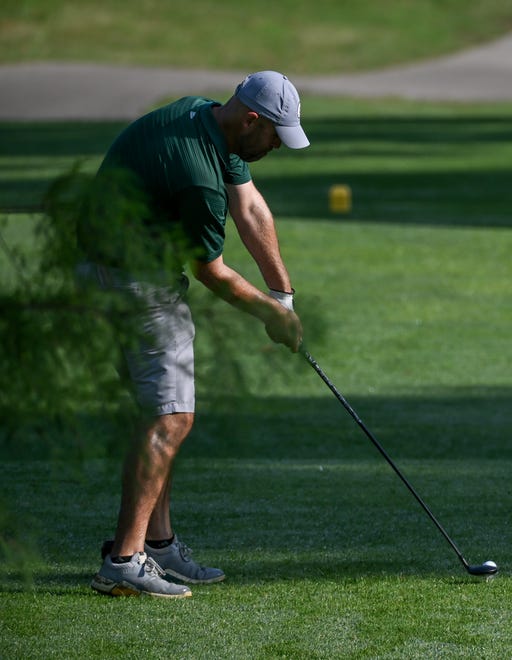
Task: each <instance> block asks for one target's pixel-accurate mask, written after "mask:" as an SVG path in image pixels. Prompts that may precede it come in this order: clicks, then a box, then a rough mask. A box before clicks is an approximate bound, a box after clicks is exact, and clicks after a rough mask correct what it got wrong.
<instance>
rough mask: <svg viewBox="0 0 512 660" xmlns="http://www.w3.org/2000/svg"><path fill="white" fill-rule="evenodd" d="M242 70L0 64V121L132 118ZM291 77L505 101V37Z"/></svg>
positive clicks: (315, 89)
mask: <svg viewBox="0 0 512 660" xmlns="http://www.w3.org/2000/svg"><path fill="white" fill-rule="evenodd" d="M247 73H248V72H242V71H238V72H237V71H206V70H204V71H201V70H184V69H164V68H145V67H140V66H135V67H131V66H115V65H106V64H80V63H59V62H37V63H23V64H13V65H0V120H18V121H20V120H21V121H30V120H116V119H119V120H131V119H134V118H135V117H137V116H139V115H140V114H142V113H144V112H146V111H147V109H148V108H149V107H150V106H152V105H156V104H157V103H158V102H160V101H162V100H163V99H166V98H169V97H172V96H176V95H186V94H206V95H208V94H217V95H219V94H221V93H222V94H225V96H227V95H229V94H230V93H231V92H232V91H233V89H234V88H235V86H236V85H237V84H238V83H239V82H240V81H241V80H242V79H243V77H244V76H245V75H246V74H247ZM290 78H291V79H292V81H293V82H294V84H295V85H296V86H297V88H298V89H299V91H300V92H301V93H307V94H316V95H325V96H351V97H360V98H372V97H397V98H407V99H424V100H439V101H500V100H503V101H506V100H512V35H507V36H505V37H502V38H501V39H498V40H496V41H494V42H492V43H489V44H486V45H484V46H480V47H477V48H472V49H469V50H465V51H462V52H459V53H456V54H454V55H449V56H447V57H440V58H436V59H432V60H428V61H423V62H420V63H415V64H411V65H405V66H398V67H393V68H387V69H383V70H380V71H370V72H364V73H357V74H356V73H352V74H343V75H322V76H300V75H298V76H295V75H292V74H290Z"/></svg>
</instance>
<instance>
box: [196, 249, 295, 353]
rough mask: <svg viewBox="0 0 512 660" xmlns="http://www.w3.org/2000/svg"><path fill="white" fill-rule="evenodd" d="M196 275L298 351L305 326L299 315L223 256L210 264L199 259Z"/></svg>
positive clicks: (281, 340) (277, 338)
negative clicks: (242, 274)
mask: <svg viewBox="0 0 512 660" xmlns="http://www.w3.org/2000/svg"><path fill="white" fill-rule="evenodd" d="M192 270H193V273H194V276H195V277H196V278H197V279H198V280H199V281H200V282H201V283H202V284H204V285H205V286H206V287H207V288H208V289H210V290H211V291H213V293H215V294H216V295H218V296H219V297H221V298H223V299H224V300H225V301H226V302H228V303H230V304H231V305H233V306H235V307H237V308H238V309H241V310H242V311H244V312H247V313H248V314H251V315H252V316H255V317H256V318H259V319H260V320H261V321H262V322H263V323H264V324H265V329H266V331H267V334H268V336H269V337H270V338H271V339H272V341H275V342H277V343H279V344H285V345H286V346H288V348H290V349H291V350H292V351H293V352H294V353H296V352H297V351H298V350H299V347H300V344H301V341H302V325H301V323H300V320H299V317H298V316H297V315H296V314H295V312H292V311H290V310H287V309H286V308H285V307H283V306H282V305H281V304H280V303H279V302H277V301H276V300H274V299H273V298H271V297H270V296H267V295H266V294H265V293H263V292H262V291H260V290H259V289H257V288H256V287H255V286H253V285H252V284H251V283H250V282H248V281H247V280H246V279H245V278H243V277H242V276H241V275H240V274H239V273H237V272H236V271H234V270H233V269H232V268H230V267H229V266H227V265H226V264H225V263H224V260H223V258H222V256H220V257H217V259H214V260H213V261H210V262H209V263H203V262H200V261H195V262H193V264H192Z"/></svg>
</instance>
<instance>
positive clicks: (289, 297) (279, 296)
mask: <svg viewBox="0 0 512 660" xmlns="http://www.w3.org/2000/svg"><path fill="white" fill-rule="evenodd" d="M294 293H295V290H293V289H292V292H291V293H286V291H276V290H275V289H269V291H268V295H269V296H270V297H271V298H274V300H277V302H278V303H281V305H282V306H283V307H286V309H288V310H290V312H293V294H294Z"/></svg>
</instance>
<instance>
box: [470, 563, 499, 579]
mask: <svg viewBox="0 0 512 660" xmlns="http://www.w3.org/2000/svg"><path fill="white" fill-rule="evenodd" d="M466 570H467V572H468V573H469V574H470V575H482V576H485V575H496V573H497V572H498V566H497V565H496V564H495V563H494V562H493V561H484V563H483V564H478V565H477V566H466Z"/></svg>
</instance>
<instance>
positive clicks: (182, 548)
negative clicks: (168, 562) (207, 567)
mask: <svg viewBox="0 0 512 660" xmlns="http://www.w3.org/2000/svg"><path fill="white" fill-rule="evenodd" d="M176 545H177V547H178V551H179V553H180V556H181V558H182V559H183V561H191V559H192V550H191V549H190V548H189V547H188V545H185V543H183V542H182V541H179V540H176Z"/></svg>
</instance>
